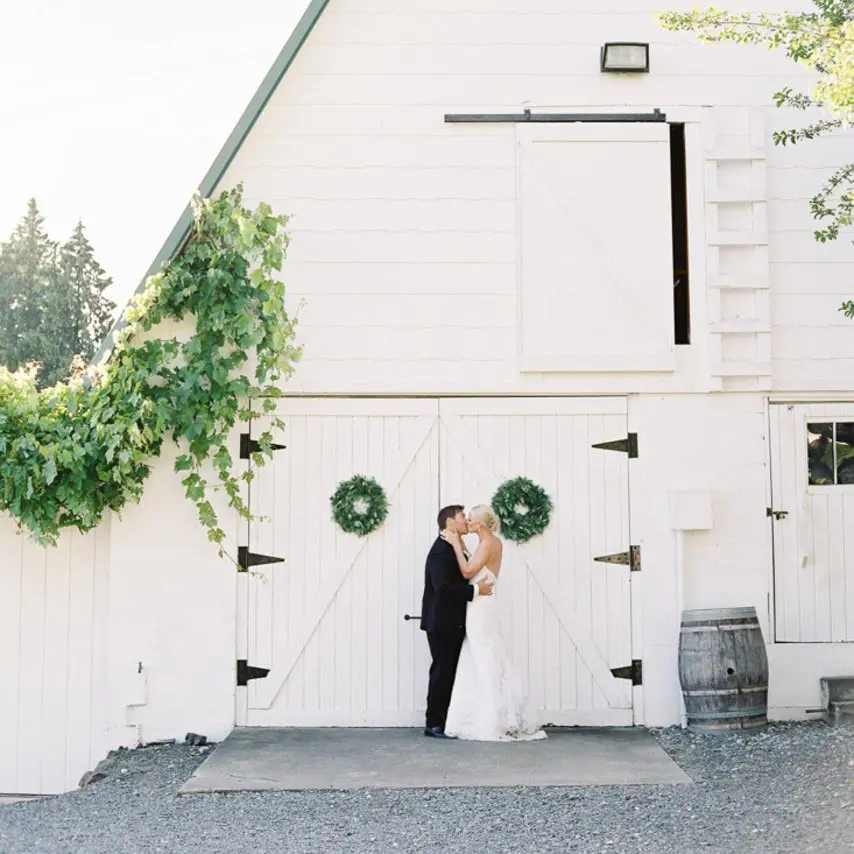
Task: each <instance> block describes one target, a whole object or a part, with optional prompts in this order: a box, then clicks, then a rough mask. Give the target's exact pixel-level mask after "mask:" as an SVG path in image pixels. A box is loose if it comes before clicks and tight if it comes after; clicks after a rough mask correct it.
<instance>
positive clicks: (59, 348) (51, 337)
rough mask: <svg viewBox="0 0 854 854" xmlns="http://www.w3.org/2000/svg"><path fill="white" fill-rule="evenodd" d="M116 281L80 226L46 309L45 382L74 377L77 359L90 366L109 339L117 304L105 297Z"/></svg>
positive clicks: (62, 260)
mask: <svg viewBox="0 0 854 854" xmlns="http://www.w3.org/2000/svg"><path fill="white" fill-rule="evenodd" d="M111 284H112V279H110V277H109V276H107V274H106V273H105V272H104V269H103V268H102V267H101V265H100V264H99V263H98V261H97V260H96V259H95V252H94V250H93V248H92V244H91V243H90V242H89V239H88V238H87V237H86V232H85V229H84V227H83V223H82V222H78V223H77V226H76V227H75V229H74V232H73V233H72V235H71V237H70V238H69V240H68V242H67V243H65V244H64V245H63V246H62V248H61V249H60V251H59V258H58V263H57V276H56V286H55V287H53V288H51V290H50V291H49V293H48V294H47V298H46V300H45V306H44V321H43V325H44V329H45V331H46V333H47V342H46V346H45V348H44V350H43V352H42V357H41V361H42V374H41V380H42V383H43V384H44V385H53V384H54V383H56V382H59V381H60V380H62V379H64V378H65V377H66V376H67V375H68V369H69V366H70V364H71V360H72V358H73V357H74V356H77V355H79V356H82V357H83V359H84V360H85V361H88V360H89V359H90V358H91V357H92V356H93V354H94V353H95V350H96V349H97V347H98V345H99V344H100V343H101V341H102V340H103V339H104V336H105V335H106V334H107V330H108V329H109V327H110V321H111V319H112V313H113V310H114V309H115V307H116V306H115V303H113V302H112V301H111V300H109V299H107V297H105V296H104V291H105V290H106V289H107V288H108V287H109V286H110V285H111Z"/></svg>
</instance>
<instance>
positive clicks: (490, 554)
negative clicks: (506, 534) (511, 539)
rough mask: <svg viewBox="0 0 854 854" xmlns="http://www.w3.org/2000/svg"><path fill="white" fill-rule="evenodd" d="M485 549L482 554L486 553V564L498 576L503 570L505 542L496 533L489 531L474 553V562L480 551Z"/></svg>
mask: <svg viewBox="0 0 854 854" xmlns="http://www.w3.org/2000/svg"><path fill="white" fill-rule="evenodd" d="M481 549H483V552H481V554H483V555H484V558H485V560H484V562H483V563H484V566H485V567H486V568H487V569H488V570H489V571H490V572H491V573H492V574H493V575H494V576H495V577H496V578H498V574H499V573H500V572H501V559H502V557H503V555H504V543H502V542H501V540H499V539H498V537H496V536H495V534H492V533H487V534H486V535H485V536H484V538H483V539H482V540H481V541H480V542H479V543H478V544H477V548H476V549H475V550H474V554H473V555H472V562H474V561H475V559H476V558H478V557H479V555H478V552H480V551H481Z"/></svg>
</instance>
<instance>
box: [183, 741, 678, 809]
mask: <svg viewBox="0 0 854 854" xmlns="http://www.w3.org/2000/svg"><path fill="white" fill-rule="evenodd" d="M548 733H549V737H548V739H546V740H543V741H528V742H502V743H486V742H475V741H449V740H448V741H446V740H440V739H434V738H427V737H425V736H424V735H423V731H422V730H420V729H418V730H413V729H331V728H323V729H290V728H284V729H278V728H262V727H258V728H255V727H252V728H241V729H235V730H233V731H232V733H231V735H229V736H228V738H226V739H225V741H223V742H222V744H220V745H219V746H218V747H217V748H216V750H215V751H214V752H213V753H212V754H211V755H210V757H209V758H208V759H207V760H206V761H205V762H204V763H203V764H202V765H200V766H199V768H198V770H197V771H196V773H195V774H194V775H193V776H192V777H191V778H190V779H189V780H188V781H187V782H186V783H185V784H184V786H183V787H182V788H181V794H185V795H186V794H201V793H205V792H245V791H285V790H297V791H304V790H309V789H434V788H447V787H475V786H483V787H502V786H609V785H632V784H650V783H659V784H660V783H681V784H684V783H690V782H691V780H690V778H689V777H688V776H687V775H686V774H685V773H683V772H682V770H681V769H680V768H679V766H678V765H676V763H675V762H673V760H672V759H670V757H669V756H668V755H667V754H666V753H665V752H664V751H663V750H662V749H661V747H659V745H658V744H657V742H656V741H655V740H654V739H653V738H652V736H651V735H649V733H648V732H646V730H643V729H586V728H584V729H581V728H578V729H576V728H572V729H550V730H548Z"/></svg>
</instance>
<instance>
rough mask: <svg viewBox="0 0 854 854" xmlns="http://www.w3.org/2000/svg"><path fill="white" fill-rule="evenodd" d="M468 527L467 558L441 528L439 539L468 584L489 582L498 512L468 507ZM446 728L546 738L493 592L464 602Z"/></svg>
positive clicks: (496, 569) (476, 737)
mask: <svg viewBox="0 0 854 854" xmlns="http://www.w3.org/2000/svg"><path fill="white" fill-rule="evenodd" d="M468 530H469V533H470V534H477V539H478V544H477V548H476V549H475V552H474V554H473V555H472V557H471V559H470V560H467V559H466V555H465V553H464V552H463V545H462V542H461V540H460V537H459V535H458V534H452V533H450V532H448V531H443V532H442V538H443V539H444V540H446V541H447V542H448V543H450V544H451V545H452V546H453V547H454V552H455V554H456V556H457V562H458V563H459V565H460V572H462V574H463V575H464V576H465V577H466V578H467V579H469V580H470V581H471V583H472V584H477V583H478V582H480V581H485V582H486V583H487V584H492V585H493V586H494V585H496V584H497V582H498V576H499V575H500V573H501V557H502V553H503V548H504V546H503V543H502V542H501V540H499V539H498V537H496V536H495V533H496V531H497V530H498V517H497V516H496V515H495V513H494V512H493V510H492V508H491V507H487V506H485V505H482V504H481V505H479V506H477V507H473V508H472V510H471V513H470V514H469V518H468ZM445 732H446V733H447V734H448V735H451V736H456V737H457V738H461V739H469V740H472V741H531V740H534V739H540V738H546V737H547V736H546V734H545V732H543V730H541V729H539V727H538V726H537V724H536V723H535V718H534V714H533V711H532V710H531V708H530V707H529V704H528V702H527V700H526V698H525V696H524V694H523V693H522V685H521V682H520V681H519V677H518V676H517V675H516V672H515V670H514V669H513V665H512V663H511V661H510V657H509V655H508V654H507V650H506V649H505V647H504V643H503V641H502V640H501V633H500V628H499V614H498V610H497V605H496V602H495V595H492V596H478V597H476V598H475V599H474V600H473V601H472V602H469V604H468V609H467V611H466V638H465V641H464V642H463V648H462V651H461V653H460V661H459V665H458V667H457V675H456V679H455V680H454V690H453V693H452V694H451V705H450V707H449V708H448V720H447V723H446V724H445Z"/></svg>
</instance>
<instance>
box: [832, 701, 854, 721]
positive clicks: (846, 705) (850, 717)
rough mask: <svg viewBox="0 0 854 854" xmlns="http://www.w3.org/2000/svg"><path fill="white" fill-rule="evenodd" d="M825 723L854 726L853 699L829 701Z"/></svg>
mask: <svg viewBox="0 0 854 854" xmlns="http://www.w3.org/2000/svg"><path fill="white" fill-rule="evenodd" d="M827 724H828V726H850V727H854V700H843V701H841V702H834V701H831V702H830V703H829V704H828V706H827Z"/></svg>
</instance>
